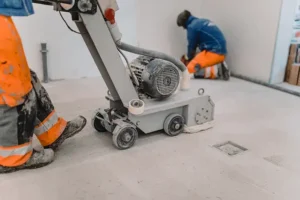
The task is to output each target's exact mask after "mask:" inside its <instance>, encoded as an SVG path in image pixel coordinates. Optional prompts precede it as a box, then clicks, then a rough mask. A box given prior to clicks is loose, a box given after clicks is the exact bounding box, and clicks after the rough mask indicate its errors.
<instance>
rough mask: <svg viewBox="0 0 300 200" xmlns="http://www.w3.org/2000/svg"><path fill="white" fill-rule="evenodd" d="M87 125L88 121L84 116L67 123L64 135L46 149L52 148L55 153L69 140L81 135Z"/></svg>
mask: <svg viewBox="0 0 300 200" xmlns="http://www.w3.org/2000/svg"><path fill="white" fill-rule="evenodd" d="M85 125H86V119H85V118H84V117H83V116H79V117H77V118H75V119H73V120H72V121H69V122H68V123H67V126H66V128H65V130H64V131H63V133H62V134H61V135H60V136H59V138H58V139H57V140H56V141H55V142H54V143H53V144H51V145H49V146H47V147H45V148H47V149H48V148H50V149H52V150H53V151H56V150H57V149H58V147H60V145H61V144H62V143H63V142H64V141H65V140H66V139H68V138H70V137H73V136H74V135H76V134H77V133H79V132H80V131H81V130H82V129H83V128H84V127H85Z"/></svg>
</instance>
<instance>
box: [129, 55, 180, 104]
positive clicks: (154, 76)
mask: <svg viewBox="0 0 300 200" xmlns="http://www.w3.org/2000/svg"><path fill="white" fill-rule="evenodd" d="M131 69H132V71H133V72H134V74H135V75H136V77H137V79H138V81H139V86H138V91H139V93H140V95H143V94H144V95H148V96H149V97H150V98H155V99H160V100H161V99H165V98H167V97H169V96H171V95H172V94H173V93H174V92H175V91H176V89H177V87H178V85H179V81H180V74H179V71H178V69H177V68H176V66H175V65H173V64H172V63H170V62H167V61H164V60H161V59H155V58H150V57H146V56H140V57H138V58H137V59H135V60H134V61H133V62H132V63H131Z"/></svg>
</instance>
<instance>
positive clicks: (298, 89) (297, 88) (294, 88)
mask: <svg viewBox="0 0 300 200" xmlns="http://www.w3.org/2000/svg"><path fill="white" fill-rule="evenodd" d="M278 86H280V87H283V88H285V89H288V90H292V91H295V92H300V86H298V85H291V84H289V83H280V84H278Z"/></svg>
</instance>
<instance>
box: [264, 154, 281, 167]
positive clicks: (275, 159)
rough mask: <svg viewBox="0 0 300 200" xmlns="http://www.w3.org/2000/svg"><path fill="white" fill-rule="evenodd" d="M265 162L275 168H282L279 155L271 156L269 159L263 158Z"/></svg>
mask: <svg viewBox="0 0 300 200" xmlns="http://www.w3.org/2000/svg"><path fill="white" fill-rule="evenodd" d="M264 159H265V160H266V161H268V162H270V163H272V164H274V165H276V166H279V167H281V166H282V162H283V156H280V155H273V156H270V157H266V158H264Z"/></svg>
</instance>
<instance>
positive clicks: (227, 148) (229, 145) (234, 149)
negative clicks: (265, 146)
mask: <svg viewBox="0 0 300 200" xmlns="http://www.w3.org/2000/svg"><path fill="white" fill-rule="evenodd" d="M213 147H215V148H217V149H219V150H221V151H222V152H224V153H226V154H227V155H229V156H235V155H237V154H239V153H242V152H244V151H247V150H248V149H246V148H245V147H242V146H240V145H238V144H235V143H233V142H231V141H228V142H224V143H221V144H216V145H214V146H213Z"/></svg>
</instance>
